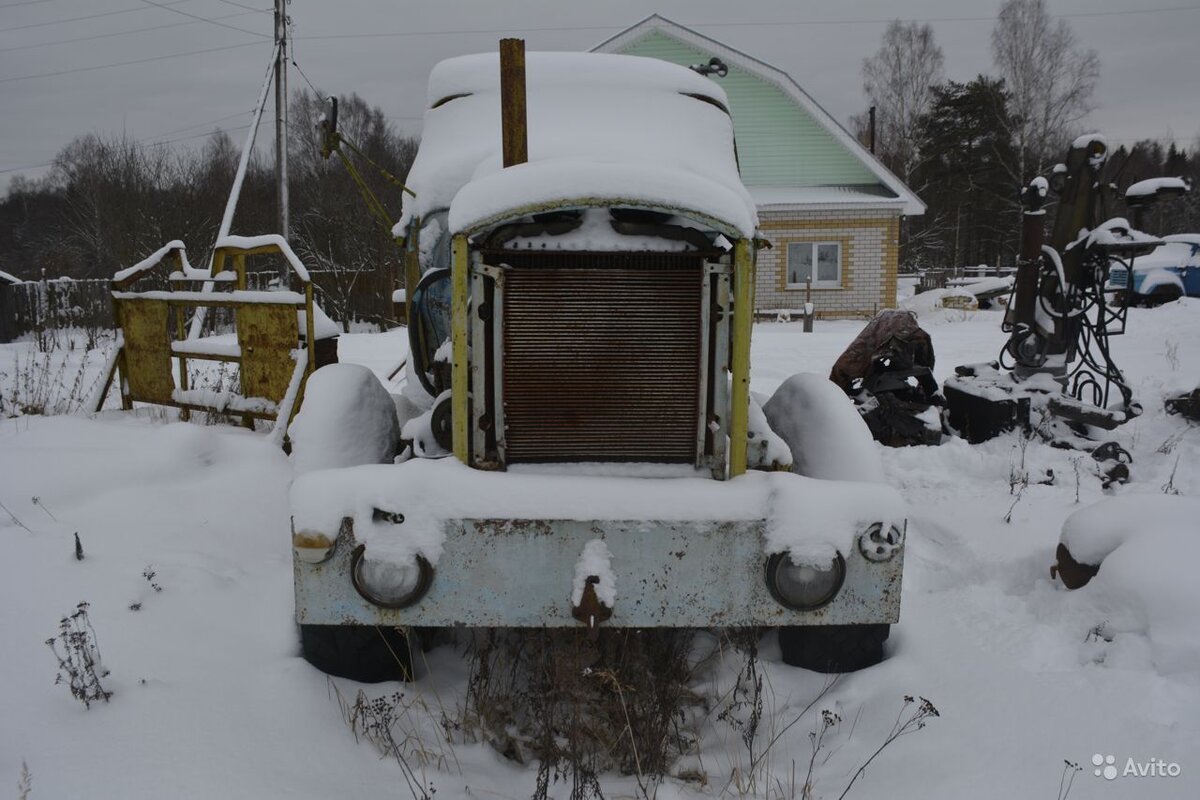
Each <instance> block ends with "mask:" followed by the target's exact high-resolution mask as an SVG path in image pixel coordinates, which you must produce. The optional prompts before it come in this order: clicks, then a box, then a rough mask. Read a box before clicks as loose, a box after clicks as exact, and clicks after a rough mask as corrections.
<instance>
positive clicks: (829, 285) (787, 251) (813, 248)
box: [783, 241, 843, 289]
mask: <svg viewBox="0 0 1200 800" xmlns="http://www.w3.org/2000/svg"><path fill="white" fill-rule="evenodd" d="M826 245H827V246H830V247H836V248H837V268H838V270H837V278H836V279H834V280H831V281H822V280H817V277H816V271H817V248H818V247H821V246H826ZM793 247H808V248H810V252H811V254H812V269H813V283H812V285H813V288H814V289H840V288H841V287H842V270H843V265H842V243H841V242H838V241H824V242H788V243H787V245H786V246H785V248H784V264H783V270H784V272H783V277H784V280H785V281H786V286H787V288H788V289H803V288H805V286H806V284H804V283H792V282H791V272H792V271H791V265H790V262H791V257H792V248H793Z"/></svg>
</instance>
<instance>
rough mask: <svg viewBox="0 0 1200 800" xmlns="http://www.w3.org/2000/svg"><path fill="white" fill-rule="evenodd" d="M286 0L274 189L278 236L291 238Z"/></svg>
mask: <svg viewBox="0 0 1200 800" xmlns="http://www.w3.org/2000/svg"><path fill="white" fill-rule="evenodd" d="M286 3H287V0H275V44H276V50H275V192H276V197H277V199H278V201H279V235H280V236H282V237H283V238H284V239H285V240H286V239H287V238H288V171H287V119H288V111H287V103H288V89H287V10H286V8H285V5H286Z"/></svg>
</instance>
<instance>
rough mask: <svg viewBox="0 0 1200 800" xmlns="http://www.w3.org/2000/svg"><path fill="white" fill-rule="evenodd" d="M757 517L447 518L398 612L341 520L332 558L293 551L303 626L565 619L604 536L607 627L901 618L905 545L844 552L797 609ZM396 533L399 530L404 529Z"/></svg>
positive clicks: (568, 621) (531, 623)
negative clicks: (359, 571)
mask: <svg viewBox="0 0 1200 800" xmlns="http://www.w3.org/2000/svg"><path fill="white" fill-rule="evenodd" d="M764 524H765V523H764V522H762V521H742V522H716V521H708V522H696V521H690V522H664V521H645V520H635V521H597V520H591V521H573V520H455V521H450V522H447V523H445V526H446V527H445V530H446V541H445V547H444V550H443V552H442V555H441V558H440V559H439V560H438V562H437V564H436V565H435V567H434V578H433V582H432V584H431V586H430V589H429V593H428V594H427V595H425V597H424V598H423V599H421V600H420V601H418V602H417V603H415V604H414V605H412V606H410V607H408V608H404V609H384V608H380V607H378V606H375V605H372V604H371V603H369V602H367V601H366V600H364V599H363V598H362V597H361V596H360V595H359V594H358V593H357V592H356V591H355V589H354V588H353V586H352V584H351V581H350V555H351V551H352V550H353V549H354V547H355V544H356V542H355V540H354V534H353V526H352V525H344V526H343V528H342V531H341V533H340V535H339V537H338V540H337V545H336V549H335V551H334V554H333V556H332V558H330V559H329V560H328V561H325V562H323V563H319V564H309V563H305V562H303V561H301V560H300V559H295V585H296V614H297V619H298V620H299V621H300V622H301V623H312V624H367V625H372V624H374V625H419V626H452V625H469V626H501V627H542V626H547V627H569V626H575V625H579V623H578V622H577V621H576V620H575V619H573V618H572V616H571V593H572V582H573V580H574V576H575V564H576V562H577V560H578V558H579V555H580V553H581V552H582V550H583V548H584V546H585V545H586V544H587V542H589V541H590V540H592V539H603V540H604V542H605V544H606V545H607V547H608V549H609V551H610V552H611V554H612V561H611V565H612V569H613V572H614V575H615V582H616V594H617V600H616V603H615V605H614V607H613V615H612V618H611V620H609V621H608V622H607V623H605V625H608V626H613V627H637V628H647V627H710V626H757V625H761V626H775V625H842V624H857V623H891V622H896V621H897V620H898V619H899V615H900V581H901V573H902V571H903V560H904V554H903V550H901V551H900V553H899V554H897V555H896V557H894V558H893V559H892V560H891V561H887V562H882V563H873V562H870V561H867V560H866V559H865V558H863V557H862V555H860V554H859V553H858V550H857V548H854V549H853V551H852V552H850V553H846V554H845V561H846V579H845V582H844V583H843V584H842V589H841V590H840V591H839V593H838V595H837V596H836V597H835V598H834V600H833V601H832V602H831V603H830V604H828V605H826V606H824V607H822V608H820V609H817V610H815V611H807V612H801V611H794V610H791V609H788V608H785V607H784V606H782V605H780V604H779V603H778V602H776V601H775V600H774V599H773V598H772V597H771V594H770V592H769V590H768V589H767V586H766V580H765V568H766V561H767V557H768V555H769V554H768V553H766V552H764V551H763V549H762V544H763V526H764ZM400 534H401V531H400V530H398V531H397V535H400Z"/></svg>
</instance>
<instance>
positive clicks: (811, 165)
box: [621, 31, 879, 186]
mask: <svg viewBox="0 0 1200 800" xmlns="http://www.w3.org/2000/svg"><path fill="white" fill-rule="evenodd" d="M621 52H623V53H625V54H627V55H633V56H647V57H649V58H658V59H662V60H663V61H671V62H674V63H676V64H682V65H684V66H690V65H691V64H699V63H707V61H708V60H709V59H710V58H712V56H713V54H712V53H704V52H702V51H700V50H697V49H696V48H694V47H692V46H690V45H687V44H684V43H683V42H680V41H679V40H677V39H674V38H672V37H670V36H667V35H665V34H663V33H661V32H659V31H651V32H650V33H649V34H647V35H646V36H643V37H642V38H641V39H638V40H637V41H635V42H633V43H632V44H630V45H628V46H626V47H625V48H623V49H622V50H621ZM714 80H716V82H717V83H718V84H719V85H720V86H721V87H722V88H723V89H724V90H725V92H726V94H728V95H729V105H730V109H729V110H730V113H731V114H732V115H733V127H734V132H735V133H736V135H737V146H738V159H739V162H740V164H741V168H742V180H743V181H744V182H745V183H746V185H748V186H823V185H829V184H878V183H879V179H878V178H877V177H876V176H875V175H874V174H872V173H871V171H870V170H869V169H867V167H866V166H865V165H864V164H863V163H862V162H861V161H860V160H859V159H858V158H857V157H856V156H855V155H854V154H853V153H851V152H850V151H849V150H847V149H846V148H845V147H844V146H843V145H842V144H841V143H840V142H839V141H838V140H837V139H835V138H834V137H833V136H832V135H831V134H830V133H829V132H828V131H826V130H825V129H824V128H822V127H821V126H820V125H819V124H817V122H816V121H815V120H813V118H812V117H810V116H809V115H808V113H807V112H806V111H805V110H804V109H802V108H801V107H800V106H798V105H797V104H796V103H795V101H793V100H792V98H791V97H789V96H788V95H787V93H785V92H784V91H783V90H782V89H780V88H779V87H777V86H775V85H774V84H773V83H770V82H768V81H765V80H763V79H762V78H760V77H758V76H757V75H754V74H753V73H750V72H747V71H745V70H743V69H739V68H738V67H735V66H733V65H730V66H729V74H728V75H726V76H725V77H724V78H716V79H714Z"/></svg>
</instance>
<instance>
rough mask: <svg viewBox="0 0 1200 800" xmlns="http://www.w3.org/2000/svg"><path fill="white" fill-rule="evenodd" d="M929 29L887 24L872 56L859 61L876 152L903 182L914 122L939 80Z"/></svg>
mask: <svg viewBox="0 0 1200 800" xmlns="http://www.w3.org/2000/svg"><path fill="white" fill-rule="evenodd" d="M943 61H944V58H943V56H942V49H941V48H940V47H938V46H937V44H936V43H935V42H934V40H933V27H932V26H930V25H929V24H925V25H920V24H918V23H916V22H901V21H900V20H892V22H891V23H889V24H888V27H887V30H885V31H884V32H883V41H882V43H881V44H880V46H879V50H878V51H876V53H875V55H873V56H871V57H870V58H867V59H864V60H863V66H862V75H863V91H864V92H865V93H866V95H867V98H868V99H869V100H870V101H871V104H872V105H873V106H875V113H876V126H877V130H878V137H877V142H876V149H877V150H878V152H879V153H880V154H881V155H882V156H883V160H884V162H885V163H886V164H887V165H888V166H889V167H891V168H892V170H893V171H895V172H897V173H898V174H899V175H900V177H902V178H903V179H904V180H905V182H906V183H907V182H908V181H909V180H910V179H911V178H912V176H913V172H914V170H915V169H916V166H917V158H918V154H919V151H918V147H917V145H918V139H919V133H920V120H921V117H922V115H924V114H925V113H926V112H927V111H928V110H929V106H930V102H931V100H932V97H933V93H932V87H933V86H934V84H936V83H939V82H940V81H941V80H942V64H943Z"/></svg>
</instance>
